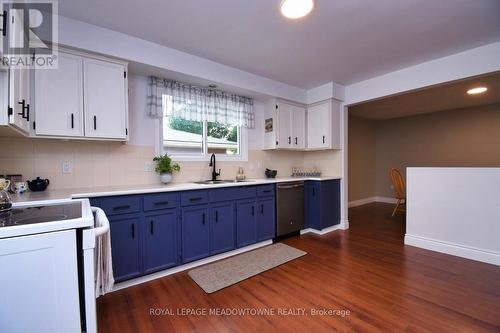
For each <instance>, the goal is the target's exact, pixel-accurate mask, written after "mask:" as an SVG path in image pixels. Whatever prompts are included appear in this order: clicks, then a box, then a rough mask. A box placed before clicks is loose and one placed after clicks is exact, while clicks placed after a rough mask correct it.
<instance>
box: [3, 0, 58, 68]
mask: <svg viewBox="0 0 500 333" xmlns="http://www.w3.org/2000/svg"><path fill="white" fill-rule="evenodd" d="M1 16H2V26H1V29H0V30H1V33H2V34H1V35H0V37H2V44H1V45H2V58H1V65H2V66H7V67H10V68H26V69H29V68H35V69H52V68H57V41H58V40H57V37H58V36H57V1H52V0H45V1H37V0H32V1H24V0H19V1H6V2H2V13H1Z"/></svg>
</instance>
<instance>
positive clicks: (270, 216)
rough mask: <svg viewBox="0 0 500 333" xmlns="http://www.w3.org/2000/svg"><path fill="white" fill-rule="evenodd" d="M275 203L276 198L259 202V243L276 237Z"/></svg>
mask: <svg viewBox="0 0 500 333" xmlns="http://www.w3.org/2000/svg"><path fill="white" fill-rule="evenodd" d="M274 207H275V201H274V197H271V198H266V199H259V200H258V201H257V209H258V213H257V241H258V242H260V241H264V240H268V239H271V238H273V237H274V235H275V229H274V228H275V224H276V223H275V221H276V218H275V208H274Z"/></svg>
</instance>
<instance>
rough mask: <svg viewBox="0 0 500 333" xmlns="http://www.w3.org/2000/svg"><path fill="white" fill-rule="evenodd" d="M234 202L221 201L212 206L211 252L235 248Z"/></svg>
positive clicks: (215, 252)
mask: <svg viewBox="0 0 500 333" xmlns="http://www.w3.org/2000/svg"><path fill="white" fill-rule="evenodd" d="M234 222H235V220H234V203H233V202H228V203H221V204H217V205H213V206H211V208H210V254H212V255H213V254H217V253H221V252H225V251H229V250H232V249H234V246H235V244H234V234H235V232H234V224H235V223H234Z"/></svg>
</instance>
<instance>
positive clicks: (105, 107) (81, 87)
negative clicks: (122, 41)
mask: <svg viewBox="0 0 500 333" xmlns="http://www.w3.org/2000/svg"><path fill="white" fill-rule="evenodd" d="M58 59H59V62H58V68H57V69H38V70H35V71H34V72H35V73H34V84H33V86H34V100H35V105H34V106H35V118H36V121H35V124H34V125H35V126H33V127H34V131H33V133H34V135H35V136H43V137H61V138H80V139H84V138H89V139H99V140H120V141H122V140H127V138H128V129H127V127H128V96H127V78H126V71H127V65H126V64H125V63H122V62H120V61H115V60H112V59H107V58H101V57H97V56H96V57H94V56H93V55H89V54H87V53H80V52H76V51H69V50H59V58H58Z"/></svg>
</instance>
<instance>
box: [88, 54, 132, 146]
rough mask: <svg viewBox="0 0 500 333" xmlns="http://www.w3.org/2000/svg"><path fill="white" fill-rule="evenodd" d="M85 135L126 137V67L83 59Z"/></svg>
mask: <svg viewBox="0 0 500 333" xmlns="http://www.w3.org/2000/svg"><path fill="white" fill-rule="evenodd" d="M83 68H84V100H85V136H87V137H94V138H115V139H116V138H118V139H126V138H127V134H128V133H127V132H128V129H127V120H128V119H127V112H126V110H127V103H126V98H127V94H126V89H127V85H126V67H125V66H124V65H121V64H116V63H111V62H107V61H102V60H97V59H84V61H83Z"/></svg>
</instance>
